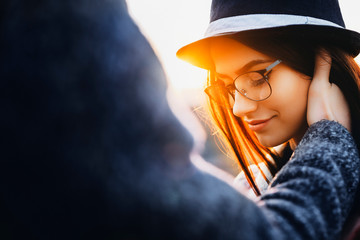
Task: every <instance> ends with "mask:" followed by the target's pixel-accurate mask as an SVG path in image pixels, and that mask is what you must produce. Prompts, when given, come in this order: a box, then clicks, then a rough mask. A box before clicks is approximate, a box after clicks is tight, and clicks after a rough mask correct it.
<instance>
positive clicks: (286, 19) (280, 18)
mask: <svg viewBox="0 0 360 240" xmlns="http://www.w3.org/2000/svg"><path fill="white" fill-rule="evenodd" d="M289 25H318V26H329V27H337V28H342V29H344V28H343V27H342V26H340V25H338V24H335V23H333V22H330V21H327V20H323V19H319V18H314V17H307V16H298V15H289V14H250V15H243V16H234V17H226V18H221V19H218V20H216V21H214V22H211V23H210V24H209V26H208V28H207V30H206V32H205V37H214V36H221V35H224V34H229V33H233V32H234V33H235V32H241V31H246V30H254V29H263V28H273V27H284V26H289Z"/></svg>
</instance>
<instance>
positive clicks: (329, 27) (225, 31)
mask: <svg viewBox="0 0 360 240" xmlns="http://www.w3.org/2000/svg"><path fill="white" fill-rule="evenodd" d="M323 4H324V3H323V1H292V2H291V3H289V2H288V1H276V2H275V1H266V2H263V1H251V4H250V2H249V1H226V2H225V1H217V0H214V1H213V2H212V11H211V23H210V25H209V28H208V30H207V33H206V37H205V38H204V39H201V40H199V41H197V42H194V43H192V44H189V45H187V46H185V47H183V48H182V49H180V50H179V51H178V53H177V55H178V56H179V57H180V58H181V59H184V60H186V61H189V62H190V63H192V64H194V65H195V66H199V67H202V68H205V69H208V70H209V74H208V81H207V87H206V89H205V92H206V93H207V95H208V97H209V98H208V99H209V106H210V112H211V114H212V117H213V119H214V122H215V124H216V125H217V127H218V128H219V130H220V131H219V132H220V133H221V135H222V137H223V139H224V141H225V142H227V143H228V146H229V150H230V151H231V152H232V153H233V155H234V156H235V158H236V159H237V161H238V162H239V165H240V167H241V170H242V171H243V173H242V175H240V177H238V179H243V180H245V179H246V180H247V182H248V185H249V186H250V187H251V188H252V190H253V192H254V193H255V195H258V196H259V195H261V194H262V192H263V191H264V190H265V189H266V188H267V186H268V183H269V182H270V181H271V180H272V178H273V177H274V176H275V175H276V173H277V172H278V171H279V170H280V169H281V167H282V166H283V165H284V164H285V163H286V162H287V161H288V160H289V159H290V156H291V154H292V152H293V150H295V149H296V146H297V145H298V144H299V142H300V141H301V140H302V138H303V136H304V134H305V132H306V131H307V129H308V126H310V125H312V124H313V123H315V122H316V121H318V120H320V119H329V120H335V121H338V122H340V123H341V124H342V125H343V126H345V127H346V128H347V129H348V130H349V131H351V133H352V136H353V138H354V140H355V142H356V144H357V147H358V149H359V147H360V127H359V126H358V122H359V121H360V95H359V86H360V69H359V66H358V65H357V63H356V62H355V61H354V57H355V56H356V55H357V54H358V52H359V49H360V34H358V33H356V32H353V31H349V30H346V29H345V28H344V27H345V26H344V23H343V20H342V17H341V13H340V9H339V6H338V2H337V1H327V2H326V6H325V5H323ZM320 75H322V76H323V77H322V80H320V81H319V80H318V76H320ZM324 79H327V82H326V81H324ZM274 147H276V148H274ZM339 147H342V146H341V145H339ZM294 177H296V176H294ZM358 195H359V194H358ZM359 200H360V199H359V196H358V197H357V200H356V201H359ZM356 201H355V202H356ZM352 215H353V216H350V217H349V219H350V220H348V221H349V223H348V224H347V225H348V226H351V227H349V228H353V231H356V220H354V219H356V218H359V217H356V216H359V206H357V205H356V204H355V205H354V206H353V211H352ZM344 231H346V230H344ZM348 231H350V230H348ZM350 235H351V234H350ZM350 235H349V236H350Z"/></svg>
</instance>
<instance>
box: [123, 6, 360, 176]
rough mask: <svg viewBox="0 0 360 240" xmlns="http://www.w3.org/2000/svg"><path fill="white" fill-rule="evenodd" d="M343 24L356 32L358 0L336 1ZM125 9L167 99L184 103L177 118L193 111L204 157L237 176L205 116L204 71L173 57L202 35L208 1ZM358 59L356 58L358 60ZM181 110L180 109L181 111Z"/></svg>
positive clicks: (189, 120) (191, 123)
mask: <svg viewBox="0 0 360 240" xmlns="http://www.w3.org/2000/svg"><path fill="white" fill-rule="evenodd" d="M339 3H340V7H341V11H342V14H343V18H344V21H345V24H346V27H347V28H348V29H351V30H355V31H357V32H360V21H359V20H360V18H359V16H358V9H359V7H360V1H355V0H339ZM127 4H128V8H129V12H130V14H131V16H132V17H133V19H134V20H135V22H136V23H137V24H138V26H139V27H140V30H141V31H142V33H143V34H144V35H145V36H146V37H147V39H148V40H149V42H150V44H151V45H152V47H153V48H154V50H155V52H156V54H157V55H158V57H159V59H160V61H161V62H162V65H163V68H164V70H165V73H166V75H167V78H168V81H169V94H168V98H169V101H170V103H171V102H177V103H179V102H180V105H181V104H183V105H185V106H184V107H182V108H181V109H180V112H179V109H178V110H177V111H178V112H176V114H177V116H179V117H180V118H182V117H184V116H188V115H187V114H186V112H187V111H189V110H190V111H192V112H193V113H195V116H196V117H197V120H196V119H192V118H191V117H187V118H185V119H183V120H184V121H186V122H187V124H186V125H188V128H190V130H191V131H192V132H193V133H195V135H196V136H197V138H199V139H198V140H199V142H200V141H205V146H204V152H203V156H204V158H205V159H206V160H207V161H209V162H211V163H213V164H215V165H216V166H218V167H220V168H222V169H224V170H226V171H228V172H230V173H231V174H232V175H237V173H238V172H239V169H238V167H237V164H236V163H235V162H234V161H233V160H231V159H230V157H226V156H224V154H223V153H222V150H220V149H219V147H218V145H219V144H220V143H219V141H218V140H217V138H216V134H215V132H214V130H213V129H210V128H209V126H210V125H209V119H208V117H207V114H206V109H205V108H204V107H203V105H204V103H205V95H204V93H203V87H204V85H205V81H206V71H205V70H203V69H200V68H197V67H194V66H192V65H190V64H188V63H186V62H183V61H181V60H179V59H177V58H176V55H175V54H176V51H177V50H178V49H179V48H180V47H182V46H184V45H186V44H188V43H190V42H193V41H195V40H197V39H199V38H201V37H202V36H203V34H204V33H205V30H206V27H207V25H208V23H209V13H210V5H211V0H151V1H150V0H127ZM359 60H360V58H359V57H358V58H357V61H358V62H359ZM181 111H184V113H182V112H181Z"/></svg>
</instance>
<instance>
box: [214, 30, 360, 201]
mask: <svg viewBox="0 0 360 240" xmlns="http://www.w3.org/2000/svg"><path fill="white" fill-rule="evenodd" d="M226 37H228V38H231V39H235V40H236V41H239V42H241V43H242V44H244V45H247V46H248V47H250V48H252V49H254V50H256V51H259V52H261V53H263V54H266V55H268V56H270V57H273V58H275V59H281V60H282V62H283V64H286V65H287V66H289V67H291V68H292V69H294V70H296V71H298V72H300V73H302V74H305V75H306V76H309V77H312V76H313V74H314V65H315V56H316V54H317V53H318V51H319V49H324V50H326V51H328V52H329V54H330V55H331V57H332V67H331V71H330V82H331V83H335V84H336V85H337V86H338V87H339V88H340V89H341V91H342V92H343V93H344V96H345V98H346V100H347V102H348V104H349V107H350V112H351V129H352V135H353V137H354V139H355V142H356V144H357V146H358V149H360V126H359V124H358V123H359V122H360V94H359V89H360V68H359V66H358V64H357V63H356V62H355V60H354V56H353V55H351V54H350V53H348V52H347V51H346V50H344V49H343V48H342V47H341V46H338V45H337V44H336V42H330V41H328V40H327V39H326V35H324V34H323V33H320V32H315V31H309V30H308V29H305V28H303V27H289V28H278V29H268V30H257V31H256V30H255V31H248V32H245V33H238V34H233V35H227V36H226ZM211 72H212V71H211V70H210V71H209V77H208V83H207V85H208V86H209V85H211V84H212V83H213V81H214V79H213V78H212V74H211ZM209 106H210V112H211V114H212V116H213V119H214V122H215V124H216V125H217V126H218V128H219V129H220V132H221V133H222V136H223V140H224V141H225V142H227V143H228V145H229V149H230V150H231V151H232V152H233V153H234V155H235V158H236V159H237V161H238V163H239V165H240V168H241V169H242V170H243V171H244V173H245V176H246V178H247V180H248V182H249V184H250V186H251V187H252V189H253V190H254V192H255V194H257V195H260V190H259V187H258V186H257V184H256V182H255V178H254V174H253V173H252V171H251V169H250V168H249V165H250V164H255V165H256V166H257V167H258V168H259V170H260V173H261V174H262V176H263V177H264V178H265V180H267V181H269V179H267V178H266V177H265V174H264V173H263V171H262V169H261V168H260V167H259V163H261V162H262V163H265V165H266V167H267V168H268V169H269V171H270V173H271V174H272V175H275V173H276V172H277V171H278V170H279V169H280V168H281V167H282V165H283V164H284V158H282V157H280V156H279V155H278V154H277V153H276V152H275V151H274V150H273V149H272V148H266V147H264V146H262V145H261V144H260V143H259V142H258V141H257V139H256V137H255V136H254V134H253V133H252V132H251V131H249V129H248V128H247V127H246V125H245V124H244V123H243V122H242V120H241V119H240V118H237V117H235V116H234V115H233V114H232V111H231V110H229V109H224V108H222V107H219V106H218V105H217V104H215V103H213V102H212V100H211V99H209ZM286 160H287V159H286Z"/></svg>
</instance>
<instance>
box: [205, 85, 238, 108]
mask: <svg viewBox="0 0 360 240" xmlns="http://www.w3.org/2000/svg"><path fill="white" fill-rule="evenodd" d="M205 93H206V94H207V95H208V96H209V98H210V99H211V100H212V101H213V102H214V103H216V104H217V105H218V106H221V107H225V108H232V107H233V105H234V102H235V101H234V98H233V95H232V94H230V92H229V91H228V89H226V87H225V86H222V85H213V86H209V87H207V88H206V89H205Z"/></svg>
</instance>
